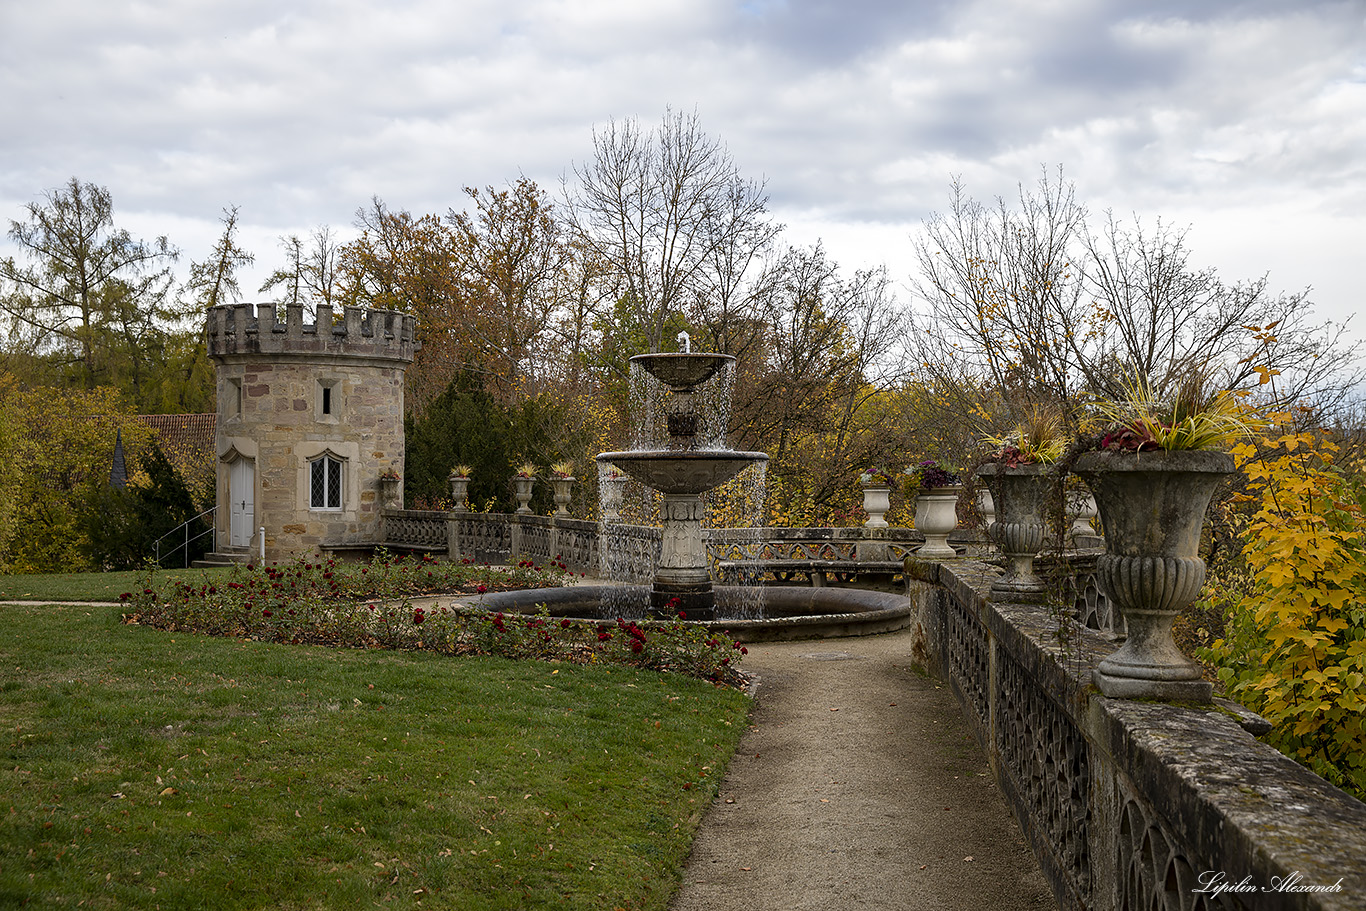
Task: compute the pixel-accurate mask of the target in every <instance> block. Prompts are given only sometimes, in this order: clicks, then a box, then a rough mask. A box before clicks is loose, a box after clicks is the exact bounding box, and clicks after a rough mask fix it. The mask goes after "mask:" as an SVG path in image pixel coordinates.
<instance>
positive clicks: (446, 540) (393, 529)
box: [383, 509, 977, 585]
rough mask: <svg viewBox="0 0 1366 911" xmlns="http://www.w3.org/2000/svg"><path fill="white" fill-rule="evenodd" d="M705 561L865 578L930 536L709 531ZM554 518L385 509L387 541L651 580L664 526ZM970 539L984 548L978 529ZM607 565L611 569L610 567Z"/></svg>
mask: <svg viewBox="0 0 1366 911" xmlns="http://www.w3.org/2000/svg"><path fill="white" fill-rule="evenodd" d="M703 538H704V540H705V542H706V546H707V560H708V563H709V564H710V565H711V566H712V569H713V576H714V577H716V578H717V579H718V580H719V581H722V582H733V581H736V580H737V579H739V578H743V579H745V580H746V581H761V582H792V581H796V580H798V579H801V580H803V581H809V582H810V583H811V584H813V585H822V584H824V583H825V582H826V581H827V580H828V579H839V580H840V581H848V579H846V578H844V577H852V576H855V575H858V574H860V573H862V574H865V575H869V574H871V575H880V576H887V575H896V576H900V572H901V562H902V560H904V559H905V557H906V556H908V555H909V554H912V553H914V551H915V548H916V547H918V546H919V545H920V544H921V543H922V542H923V540H924V538H923V537H922V536H921V535H920V534H919V533H917V532H915V531H914V530H912V529H908V528H879V529H869V528H863V527H855V528H708V529H703ZM603 539H604V529H603V527H602V526H601V525H600V524H599V523H597V522H588V521H583V520H579V519H564V518H558V517H553V516H524V515H508V514H504V513H471V512H435V511H420V510H411V509H408V510H395V509H388V510H385V511H384V541H383V543H384V544H385V546H387V547H390V548H394V549H405V550H422V551H428V552H442V553H445V554H447V555H448V556H451V557H454V558H457V559H459V558H468V559H470V560H473V561H475V562H478V563H501V562H504V561H506V560H507V559H509V558H511V557H516V558H518V559H521V558H529V559H532V560H535V561H537V562H549V561H551V560H552V559H559V560H560V561H562V562H564V563H565V565H566V566H567V567H568V568H569V569H571V570H573V571H574V572H582V573H587V574H589V575H596V576H603V577H609V576H610V577H611V578H614V579H620V580H623V581H632V582H641V583H643V582H648V581H649V580H650V578H651V576H652V573H653V569H652V567H653V566H654V564H655V563H656V562H657V560H658V554H659V547H660V530H659V529H658V528H656V527H651V526H643V525H616V524H614V525H610V526H608V527H607V529H606V530H605V540H606V541H607V543H606V545H604V544H603V543H602V541H603ZM964 540H965V541H968V542H970V543H969V544H968V545H967V546H969V547H975V546H977V545H976V543H974V542H975V539H973V538H972V537H971V536H970V535H968V536H967V537H965V538H964ZM604 562H606V563H608V564H610V566H604Z"/></svg>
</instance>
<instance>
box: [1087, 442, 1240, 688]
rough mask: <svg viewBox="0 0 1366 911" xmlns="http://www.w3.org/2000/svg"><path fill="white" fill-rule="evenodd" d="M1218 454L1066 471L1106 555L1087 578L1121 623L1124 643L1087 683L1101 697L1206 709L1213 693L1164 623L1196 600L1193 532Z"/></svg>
mask: <svg viewBox="0 0 1366 911" xmlns="http://www.w3.org/2000/svg"><path fill="white" fill-rule="evenodd" d="M1233 470H1234V465H1233V457H1232V456H1230V455H1228V454H1227V453H1223V452H1204V451H1187V452H1179V451H1178V452H1141V453H1138V452H1088V453H1085V454H1083V455H1082V456H1081V457H1079V458H1078V459H1077V462H1076V466H1075V467H1074V468H1073V471H1074V472H1075V473H1076V474H1077V475H1078V476H1079V477H1080V478H1081V479H1082V480H1083V481H1085V482H1086V484H1087V486H1088V487H1090V488H1091V491H1092V493H1094V494H1095V495H1096V504H1097V506H1098V507H1099V509H1100V520H1101V522H1102V523H1103V524H1104V526H1105V553H1104V554H1103V555H1101V557H1100V559H1099V561H1098V562H1097V564H1096V575H1097V577H1098V578H1099V580H1100V583H1101V585H1102V587H1103V588H1104V589H1105V593H1106V594H1107V595H1108V596H1109V598H1110V600H1111V602H1112V603H1113V604H1114V605H1115V606H1116V607H1118V608H1119V610H1120V612H1121V613H1123V615H1124V621H1125V624H1126V625H1127V627H1128V632H1129V635H1128V638H1127V639H1126V640H1125V642H1124V645H1123V646H1122V647H1121V648H1120V649H1119V651H1117V652H1115V653H1114V654H1113V655H1110V656H1109V657H1108V658H1106V659H1104V660H1103V661H1101V663H1100V666H1099V667H1098V668H1097V669H1096V670H1095V671H1094V672H1093V673H1092V681H1093V682H1094V683H1095V684H1096V686H1097V687H1099V688H1100V691H1101V692H1102V693H1104V694H1105V695H1106V696H1111V697H1118V698H1123V699H1139V698H1153V699H1182V700H1188V701H1195V702H1209V701H1210V698H1211V694H1212V692H1213V686H1212V684H1210V683H1207V682H1205V681H1204V680H1203V679H1201V673H1200V666H1199V665H1198V664H1196V663H1195V662H1193V661H1191V660H1190V659H1188V658H1186V656H1185V655H1183V654H1181V651H1180V649H1178V648H1177V647H1176V643H1175V642H1174V641H1173V640H1172V621H1173V620H1175V619H1176V615H1177V614H1179V613H1180V612H1181V611H1182V610H1184V609H1185V608H1186V607H1187V606H1188V605H1189V604H1190V603H1191V602H1192V601H1194V600H1195V598H1196V596H1197V595H1198V594H1199V593H1200V586H1201V585H1203V584H1204V581H1205V561H1204V560H1202V559H1200V555H1199V549H1200V529H1201V527H1202V526H1203V525H1204V521H1205V509H1206V507H1208V506H1209V501H1210V498H1211V497H1212V496H1213V495H1214V491H1215V488H1216V487H1218V485H1219V482H1220V481H1222V480H1223V479H1224V478H1225V477H1226V476H1227V475H1229V474H1232V473H1233Z"/></svg>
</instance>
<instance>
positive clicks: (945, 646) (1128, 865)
mask: <svg viewBox="0 0 1366 911" xmlns="http://www.w3.org/2000/svg"><path fill="white" fill-rule="evenodd" d="M907 569H908V572H909V573H910V574H911V575H912V576H913V577H915V578H916V580H917V581H915V582H913V583H912V585H911V590H912V598H913V601H914V602H915V620H914V623H913V626H914V628H915V629H916V631H917V633H918V636H917V639H916V643H915V648H916V657H917V660H919V661H920V662H921V663H922V664H923V665H924V666H925V667H926V668H927V669H928V670H930V671H931V672H932V673H934V674H937V675H938V676H940V677H942V678H943V679H945V680H947V681H948V682H949V684H950V685H951V687H952V689H953V691H954V692H955V693H956V694H957V696H958V699H959V701H960V702H961V703H962V705H963V712H964V715H965V717H966V718H967V721H968V725H969V727H970V728H971V729H972V730H973V731H974V733H975V735H976V737H977V739H978V741H979V742H980V743H981V745H982V747H983V748H984V749H985V751H986V753H987V755H988V757H989V758H990V761H991V765H992V767H993V769H994V771H995V775H996V779H997V781H998V783H999V784H1000V787H1001V789H1002V791H1003V792H1004V793H1005V794H1006V796H1007V798H1008V800H1009V802H1010V803H1011V805H1012V807H1013V809H1014V811H1015V814H1016V817H1017V818H1018V819H1019V821H1020V824H1021V826H1022V827H1023V829H1024V831H1025V833H1026V835H1027V837H1028V838H1029V840H1030V842H1031V843H1032V844H1033V846H1034V851H1035V854H1036V855H1037V856H1038V859H1039V864H1040V866H1041V867H1042V869H1043V871H1044V873H1045V875H1046V876H1048V878H1049V879H1050V881H1051V882H1052V884H1053V888H1054V892H1055V894H1056V897H1057V900H1058V906H1059V907H1060V908H1065V909H1074V908H1085V909H1095V911H1111V909H1114V911H1121V909H1126V911H1127V909H1132V911H1137V909H1144V911H1147V909H1164V911H1165V909H1189V911H1196V909H1246V911H1263V909H1310V908H1312V909H1363V908H1366V804H1362V803H1361V802H1359V801H1357V800H1355V799H1353V798H1351V797H1349V796H1348V795H1346V794H1345V793H1343V792H1342V791H1340V790H1338V789H1337V788H1335V787H1333V786H1332V785H1330V784H1328V783H1327V782H1325V781H1324V780H1323V779H1321V778H1319V777H1318V776H1316V775H1314V774H1313V773H1311V772H1309V771H1308V770H1306V769H1304V768H1303V767H1302V766H1300V765H1299V764H1297V763H1295V762H1294V761H1292V760H1291V759H1289V758H1287V757H1285V756H1283V755H1281V754H1280V753H1278V752H1277V751H1276V750H1274V749H1272V748H1271V747H1269V746H1267V745H1265V744H1263V743H1260V742H1259V741H1257V740H1256V739H1255V738H1254V737H1253V736H1252V735H1251V734H1249V733H1248V731H1247V730H1244V728H1243V726H1242V725H1243V724H1244V723H1247V724H1249V725H1251V722H1250V721H1249V720H1248V717H1249V716H1248V713H1246V712H1244V713H1243V714H1242V716H1241V717H1240V715H1239V713H1238V711H1236V710H1235V709H1234V707H1233V706H1232V704H1231V703H1226V704H1223V705H1221V704H1218V703H1216V705H1214V706H1202V707H1196V706H1180V705H1171V704H1164V703H1152V702H1141V701H1128V700H1118V699H1106V698H1105V697H1103V696H1101V695H1100V694H1099V692H1098V691H1097V690H1096V689H1095V688H1094V687H1092V686H1090V678H1091V670H1092V669H1093V668H1094V667H1095V665H1096V664H1098V663H1099V662H1100V659H1101V658H1103V657H1105V656H1106V655H1108V654H1109V653H1110V652H1112V651H1114V649H1115V643H1114V641H1113V635H1107V634H1106V633H1104V632H1100V631H1097V630H1091V629H1087V628H1085V627H1083V626H1081V625H1079V624H1078V623H1076V622H1075V621H1074V620H1073V619H1072V618H1071V617H1070V616H1069V617H1067V618H1066V619H1063V620H1060V619H1059V617H1058V616H1057V615H1056V614H1054V613H1051V612H1050V610H1049V608H1047V607H1046V606H1037V605H1019V604H1000V603H991V602H988V601H987V599H986V595H987V592H988V591H989V588H990V584H991V580H992V579H993V578H994V577H995V575H996V570H995V568H994V567H991V566H989V565H986V564H982V563H977V562H973V561H967V560H965V561H961V562H955V563H943V564H939V563H929V562H925V563H920V562H916V561H911V562H910V563H909V564H908V566H907ZM1080 588H1081V589H1082V590H1083V591H1079V593H1078V594H1079V596H1080V598H1081V600H1082V601H1084V588H1085V584H1084V582H1083V584H1082V585H1081V586H1080ZM1060 631H1065V635H1064V636H1062V637H1061V638H1060V636H1059V632H1060ZM1251 718H1252V719H1255V716H1251ZM1220 886H1223V887H1225V888H1224V889H1223V890H1220V889H1219V887H1220ZM1314 888H1330V889H1334V891H1322V892H1318V891H1305V890H1309V889H1314ZM1200 890H1203V891H1200Z"/></svg>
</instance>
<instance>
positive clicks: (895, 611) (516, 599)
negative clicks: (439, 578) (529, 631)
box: [476, 333, 911, 642]
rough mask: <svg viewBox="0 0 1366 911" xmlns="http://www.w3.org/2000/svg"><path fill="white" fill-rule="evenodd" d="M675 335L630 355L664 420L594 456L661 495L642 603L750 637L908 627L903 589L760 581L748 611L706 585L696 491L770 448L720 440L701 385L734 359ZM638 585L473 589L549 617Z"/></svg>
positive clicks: (613, 506)
mask: <svg viewBox="0 0 1366 911" xmlns="http://www.w3.org/2000/svg"><path fill="white" fill-rule="evenodd" d="M679 342H680V344H681V345H682V348H683V350H682V351H680V352H678V353H673V354H668V353H664V354H641V355H637V356H636V357H633V358H631V363H632V364H634V365H637V366H638V367H639V368H640V369H641V370H643V371H645V372H646V373H648V374H649V375H650V376H651V377H653V378H654V379H655V380H657V381H658V382H659V383H660V384H661V385H662V386H663V397H664V401H663V402H662V405H663V412H664V420H663V422H662V423H664V424H665V425H666V426H667V433H666V434H658V435H652V436H656V438H653V439H645V440H642V441H639V442H637V443H636V445H635V448H633V449H630V450H627V451H624V452H604V453H602V454H601V455H599V456H598V457H597V460H598V463H599V465H601V466H602V467H603V468H604V469H606V468H608V467H611V466H614V467H615V468H616V469H618V470H619V471H621V472H624V473H625V474H627V475H630V476H631V477H632V478H634V479H635V480H637V481H639V482H640V483H642V484H644V485H645V486H647V487H650V488H653V489H654V490H656V491H658V492H659V493H660V494H661V495H662V496H663V505H662V508H661V510H660V512H661V514H662V519H663V526H664V527H663V530H662V532H661V554H660V560H659V564H658V567H657V569H656V572H655V576H654V579H653V581H652V584H651V585H650V586H649V603H650V608H649V611H650V613H651V614H653V616H654V618H655V620H665V621H672V620H674V619H675V618H676V617H677V615H678V614H679V613H680V612H682V613H683V614H684V615H685V617H686V619H687V621H688V622H689V623H697V624H699V625H701V626H703V627H706V628H708V629H713V630H716V631H718V632H723V633H724V634H725V635H726V636H727V637H730V638H734V639H737V640H740V641H748V642H754V641H762V640H775V639H809V638H821V637H826V636H862V635H868V634H870V633H876V632H886V631H888V630H895V629H901V628H903V627H905V626H906V625H907V624H908V623H909V622H910V615H911V606H910V601H909V600H908V599H907V598H906V596H905V595H904V594H891V593H887V592H875V591H861V590H858V589H848V588H825V587H820V588H817V587H811V586H801V587H798V586H786V585H777V586H764V595H763V607H762V610H761V611H760V612H759V613H758V614H752V613H751V607H750V605H749V601H750V597H751V596H750V595H748V594H747V593H746V592H745V591H744V590H743V588H742V587H739V586H717V587H715V588H713V585H712V580H711V572H710V569H709V568H708V566H707V553H706V547H705V544H704V539H703V535H702V517H703V509H704V504H703V499H702V498H703V495H704V494H706V493H707V492H708V491H710V490H713V489H715V488H716V487H719V486H720V485H722V484H724V483H725V482H726V481H728V480H730V479H731V478H734V477H736V476H737V475H739V474H740V472H742V471H744V469H745V468H746V467H748V466H750V465H754V464H756V463H763V462H767V461H768V455H767V454H766V453H762V452H737V451H735V450H731V449H726V448H725V433H724V423H725V418H724V408H725V402H724V401H721V402H717V403H716V407H712V406H711V405H704V404H703V400H704V399H705V398H706V396H705V394H704V393H705V392H706V391H707V389H708V388H713V389H714V388H715V387H716V386H717V385H718V383H720V378H717V374H718V373H721V372H722V371H723V370H724V369H725V368H726V366H727V365H729V364H731V363H732V362H733V361H734V360H735V359H734V358H732V357H730V356H729V355H724V354H694V353H693V352H692V351H691V350H690V349H689V345H688V337H687V334H686V333H680V335H679ZM714 378H716V379H714ZM713 380H714V381H713ZM708 381H713V382H708ZM653 404H661V403H659V402H658V401H656V402H654V403H653ZM647 412H648V413H647V414H646V415H645V416H643V420H642V424H644V425H645V426H646V427H647V428H649V427H653V426H655V425H656V424H657V423H660V422H659V421H658V417H657V415H656V413H655V409H653V408H647ZM600 476H601V477H610V472H607V471H605V470H604V471H603V472H601V473H600ZM621 494H622V492H621V490H620V488H619V486H617V485H615V484H613V485H612V486H611V487H610V488H609V491H608V492H605V493H604V495H603V507H604V519H605V521H604V526H603V527H604V530H606V529H607V528H608V527H609V526H613V525H618V524H620V523H619V520H620V518H621V516H620V514H619V512H618V510H619V508H620V505H621ZM610 541H611V536H610V535H606V534H605V535H604V537H603V539H602V546H603V547H610V546H611V544H610ZM644 589H645V586H640V585H620V584H615V583H604V584H597V585H575V586H569V587H564V588H538V589H528V590H525V591H511V592H497V593H490V594H486V595H480V596H479V600H478V602H476V603H477V605H478V606H480V607H482V608H484V609H485V610H489V611H509V612H531V611H536V610H540V609H545V610H548V611H549V612H550V614H551V615H552V616H556V617H578V618H582V619H589V620H605V619H611V618H613V617H616V616H620V615H621V610H622V608H623V605H625V604H631V605H635V604H639V603H640V601H643V600H645V599H644V595H645V591H644ZM623 594H625V595H626V598H624V599H623V598H621V596H622V595H623ZM637 595H639V596H640V600H639V601H637V600H636V597H637ZM741 605H744V606H743V607H742V606H741ZM646 622H647V623H648V622H650V621H646Z"/></svg>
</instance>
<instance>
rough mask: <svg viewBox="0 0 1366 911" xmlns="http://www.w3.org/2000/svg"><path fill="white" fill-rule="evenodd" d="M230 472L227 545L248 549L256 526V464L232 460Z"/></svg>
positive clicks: (249, 460)
mask: <svg viewBox="0 0 1366 911" xmlns="http://www.w3.org/2000/svg"><path fill="white" fill-rule="evenodd" d="M230 472H231V473H230V474H229V475H228V499H229V501H230V503H229V515H230V516H231V518H230V519H229V528H228V543H229V544H231V545H232V546H233V547H250V546H251V535H252V532H253V531H255V525H256V463H255V462H254V461H252V460H251V459H243V458H238V459H234V460H233V463H232V467H231V469H230Z"/></svg>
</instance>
